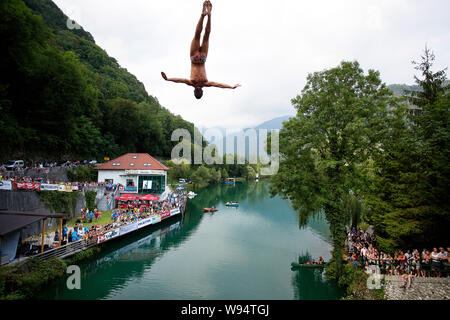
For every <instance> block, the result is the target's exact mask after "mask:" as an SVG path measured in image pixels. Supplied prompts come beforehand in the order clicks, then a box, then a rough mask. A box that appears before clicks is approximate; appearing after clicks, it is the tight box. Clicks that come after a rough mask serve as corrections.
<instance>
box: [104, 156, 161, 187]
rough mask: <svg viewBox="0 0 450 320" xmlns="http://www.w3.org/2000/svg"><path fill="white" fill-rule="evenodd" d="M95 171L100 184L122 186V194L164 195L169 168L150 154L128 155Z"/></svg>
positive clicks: (106, 163)
mask: <svg viewBox="0 0 450 320" xmlns="http://www.w3.org/2000/svg"><path fill="white" fill-rule="evenodd" d="M95 170H98V182H109V183H112V184H121V185H122V186H123V190H122V188H121V190H120V191H121V192H124V193H125V192H126V193H145V194H148V193H151V194H162V193H163V192H164V191H165V189H166V185H167V170H169V168H167V167H166V166H165V165H163V164H162V163H161V162H159V161H158V160H156V159H155V158H153V157H152V156H151V155H149V154H148V153H127V154H124V155H123V156H120V157H118V158H116V159H113V160H111V161H108V162H105V163H103V164H101V165H99V166H97V167H96V168H95Z"/></svg>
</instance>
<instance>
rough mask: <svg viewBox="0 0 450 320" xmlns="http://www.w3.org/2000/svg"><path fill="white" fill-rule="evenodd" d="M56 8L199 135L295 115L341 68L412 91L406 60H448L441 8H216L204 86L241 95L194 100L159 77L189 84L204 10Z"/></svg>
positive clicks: (307, 4) (261, 3)
mask: <svg viewBox="0 0 450 320" xmlns="http://www.w3.org/2000/svg"><path fill="white" fill-rule="evenodd" d="M55 2H56V4H57V5H58V6H59V7H60V8H61V9H63V11H65V12H66V13H68V12H69V11H70V10H69V9H71V10H72V11H73V12H76V13H77V15H79V16H80V18H79V20H80V21H78V20H77V22H79V23H80V24H81V25H82V26H83V27H84V28H85V29H86V30H87V31H89V32H91V34H92V35H93V36H94V38H95V40H96V42H97V44H99V45H100V46H101V47H103V48H104V49H105V50H106V51H107V52H108V54H109V55H111V56H113V57H115V58H116V59H117V60H118V62H119V63H120V65H121V66H122V67H124V68H126V69H128V70H129V71H130V72H131V73H133V74H134V75H136V76H137V78H138V79H139V80H140V81H142V82H143V83H144V85H145V87H146V89H147V91H148V92H149V94H151V95H154V96H156V97H157V98H158V99H159V101H160V102H161V104H162V105H164V106H165V107H167V108H168V109H169V110H171V111H172V112H173V113H175V114H180V115H181V116H182V117H183V118H185V119H187V120H189V121H192V122H194V123H195V124H197V125H202V126H206V127H213V126H222V127H227V128H230V129H236V128H243V127H251V126H254V125H257V124H259V123H261V122H264V121H266V120H269V119H271V118H274V117H277V116H281V115H286V114H294V112H295V110H294V109H293V107H292V106H291V104H290V99H292V98H293V97H295V96H296V95H297V94H299V93H300V91H301V89H302V88H303V86H304V85H305V83H306V76H307V75H308V73H311V72H315V71H320V70H324V69H328V68H331V67H334V66H336V65H338V64H339V63H340V61H342V60H358V61H359V62H360V64H361V66H362V68H363V69H364V70H366V71H367V70H368V69H376V70H379V71H380V73H381V77H382V80H383V81H384V82H386V83H412V82H413V75H414V69H413V66H412V65H411V60H414V59H416V60H417V59H418V58H419V56H420V54H421V52H422V50H423V48H424V46H425V43H427V44H428V46H429V47H431V48H432V49H433V50H434V51H435V53H436V57H437V62H436V70H437V69H438V68H439V69H441V68H445V67H446V66H447V64H446V63H447V61H449V60H450V50H449V43H450V42H449V40H450V32H449V30H450V23H449V19H448V16H447V13H448V12H449V9H450V2H449V1H447V0H434V1H420V0H408V1H406V0H392V1H387V0H376V1H375V0H366V1H359V0H341V1H333V0H318V1H298V0H283V1H268V0H258V1H257V0H248V1H238V0H227V1H214V0H213V1H212V3H213V11H212V32H211V37H210V50H209V55H208V60H207V63H206V71H207V76H208V79H209V80H212V81H218V82H223V83H229V84H235V83H241V84H242V87H241V88H238V89H236V90H229V89H217V88H206V89H205V90H204V96H203V98H202V99H201V100H197V99H195V98H194V95H193V88H191V87H188V86H186V85H183V84H175V83H169V82H166V81H164V80H163V79H162V78H161V76H160V72H161V71H165V72H166V73H167V75H168V76H169V77H184V78H189V75H190V62H189V47H190V42H191V39H192V37H193V33H194V29H195V25H196V23H197V20H198V18H199V16H200V12H201V7H202V1H193V0H174V1H146V0H134V1H124V0H122V1H120V0H113V1H111V0H108V1H107V0H95V1H92V0H77V1H74V0H72V1H69V0H56V1H55ZM68 10H69V11H68Z"/></svg>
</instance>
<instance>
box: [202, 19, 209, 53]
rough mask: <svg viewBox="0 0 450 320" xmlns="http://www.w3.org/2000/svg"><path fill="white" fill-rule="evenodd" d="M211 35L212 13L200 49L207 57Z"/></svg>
mask: <svg viewBox="0 0 450 320" xmlns="http://www.w3.org/2000/svg"><path fill="white" fill-rule="evenodd" d="M210 33H211V13H208V22H207V23H206V27H205V34H204V35H203V40H202V45H201V47H200V52H201V53H203V54H204V55H205V56H208V48H209V34H210Z"/></svg>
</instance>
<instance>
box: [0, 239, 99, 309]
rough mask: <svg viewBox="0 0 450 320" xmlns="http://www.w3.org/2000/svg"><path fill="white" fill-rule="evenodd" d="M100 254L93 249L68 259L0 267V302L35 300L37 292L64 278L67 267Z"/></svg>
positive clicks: (31, 261) (30, 260) (35, 260)
mask: <svg viewBox="0 0 450 320" xmlns="http://www.w3.org/2000/svg"><path fill="white" fill-rule="evenodd" d="M99 252H100V248H98V247H94V248H90V249H87V250H85V251H82V252H79V253H77V254H76V255H74V256H73V257H71V258H68V259H65V260H63V259H58V258H51V259H49V260H46V261H40V260H38V259H33V258H31V259H28V260H26V261H25V262H23V263H21V264H17V265H14V266H2V267H0V300H24V299H33V298H36V297H37V295H38V294H39V292H40V291H41V290H42V289H44V288H46V287H47V286H49V285H50V284H52V283H53V282H55V281H57V280H61V279H62V278H64V276H66V270H67V266H69V265H72V264H75V263H80V262H81V261H84V260H86V259H89V258H91V257H92V256H94V255H95V254H98V253H99Z"/></svg>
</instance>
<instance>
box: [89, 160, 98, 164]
mask: <svg viewBox="0 0 450 320" xmlns="http://www.w3.org/2000/svg"><path fill="white" fill-rule="evenodd" d="M89 164H97V160H91V161H89Z"/></svg>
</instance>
